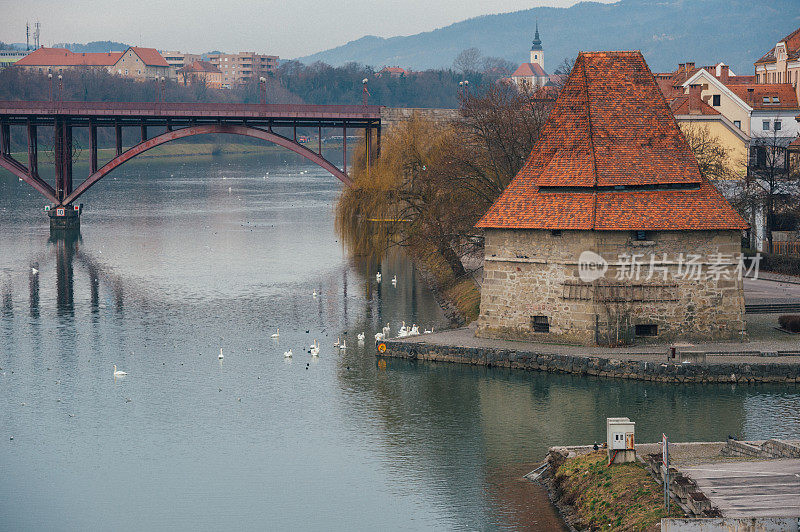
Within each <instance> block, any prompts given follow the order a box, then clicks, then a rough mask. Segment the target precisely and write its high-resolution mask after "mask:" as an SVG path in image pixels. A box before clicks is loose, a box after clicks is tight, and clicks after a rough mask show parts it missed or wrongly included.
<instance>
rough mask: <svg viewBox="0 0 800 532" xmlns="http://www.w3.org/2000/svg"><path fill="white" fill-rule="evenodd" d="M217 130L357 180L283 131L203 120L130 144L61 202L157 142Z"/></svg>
mask: <svg viewBox="0 0 800 532" xmlns="http://www.w3.org/2000/svg"><path fill="white" fill-rule="evenodd" d="M215 133H219V134H230V135H243V136H246V137H253V138H257V139H261V140H265V141H267V142H272V143H273V144H277V145H279V146H282V147H284V148H287V149H289V150H291V151H293V152H295V153H297V154H298V155H301V156H302V157H305V158H306V159H308V160H309V161H311V162H313V163H315V164H317V165H318V166H320V167H322V168H324V169H325V170H327V171H328V172H330V173H331V174H332V175H333V176H335V177H336V178H337V179H339V180H340V181H341V182H342V183H344V184H345V185H347V186H352V184H353V181H352V180H351V179H350V178H349V177H348V176H347V174H345V173H344V172H342V171H341V170H340V169H339V168H338V167H337V166H336V165H334V164H332V163H331V162H330V161H328V160H327V159H325V158H324V157H322V155H320V154H318V153H316V152H314V151H312V150H310V149H308V148H306V147H305V146H303V145H302V144H299V143H297V142H295V141H294V140H292V139H289V138H287V137H284V136H282V135H278V134H276V133H273V132H271V131H267V130H264V129H260V128H256V127H251V126H244V125H235V124H203V125H197V126H189V127H185V128H183V129H177V130H175V131H167V132H166V133H162V134H161V135H158V136H156V137H153V138H151V139H148V140H145V141H143V142H141V143H139V144H137V145H136V146H133V147H131V148H129V149H128V150H126V151H124V152H123V153H121V154H120V155H118V156H116V157H115V158H113V159H111V160H110V161H109V162H107V163H106V164H104V165H103V166H102V167H100V168H98V169H97V171H96V172H94V173H93V174H91V175H90V176H89V177H87V178H86V180H85V181H84V182H83V183H81V184H80V185H78V186H77V187H76V188H75V190H73V191H72V193H71V194H69V195H68V196H67V197H66V198H64V201H63V202H61V203H62V204H63V205H69V204H70V203H73V202H74V201H75V200H77V199H78V198H79V197H80V196H81V195H82V194H83V193H84V192H86V191H87V190H88V189H89V188H91V186H92V185H94V184H95V183H97V182H98V181H100V180H101V179H103V178H104V177H105V176H107V175H108V174H109V173H111V171H113V170H115V169H116V168H118V167H119V166H121V165H122V164H123V163H125V162H127V161H129V160H131V159H133V158H134V157H136V156H137V155H140V154H142V153H144V152H146V151H148V150H150V149H152V148H155V147H156V146H160V145H162V144H166V143H167V142H171V141H173V140H177V139H181V138H185V137H191V136H194V135H207V134H215Z"/></svg>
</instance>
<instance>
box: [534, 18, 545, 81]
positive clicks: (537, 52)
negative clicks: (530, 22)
mask: <svg viewBox="0 0 800 532" xmlns="http://www.w3.org/2000/svg"><path fill="white" fill-rule="evenodd" d="M531 63H536V64H537V65H539V66H540V67H542V70H544V51H543V50H542V40H541V39H540V38H539V22H538V21H537V22H536V34H535V35H534V36H533V45H532V46H531Z"/></svg>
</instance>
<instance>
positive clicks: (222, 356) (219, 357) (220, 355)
mask: <svg viewBox="0 0 800 532" xmlns="http://www.w3.org/2000/svg"><path fill="white" fill-rule="evenodd" d="M217 358H218V359H220V360H222V359H223V358H225V356H224V355H223V354H222V348H221V347H220V348H219V356H218V357H217Z"/></svg>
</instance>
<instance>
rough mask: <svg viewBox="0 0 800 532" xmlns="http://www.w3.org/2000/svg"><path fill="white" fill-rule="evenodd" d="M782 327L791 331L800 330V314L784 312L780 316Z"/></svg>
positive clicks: (779, 321)
mask: <svg viewBox="0 0 800 532" xmlns="http://www.w3.org/2000/svg"><path fill="white" fill-rule="evenodd" d="M778 324H779V325H780V326H781V329H785V330H787V331H791V332H800V316H798V315H796V314H784V315H783V316H781V317H779V318H778Z"/></svg>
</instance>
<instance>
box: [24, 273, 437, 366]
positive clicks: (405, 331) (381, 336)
mask: <svg viewBox="0 0 800 532" xmlns="http://www.w3.org/2000/svg"><path fill="white" fill-rule="evenodd" d="M32 270H33V271H32V273H33V274H34V275H36V274H37V273H39V272H38V270H36V269H34V268H32ZM382 277H383V276H382V275H381V272H378V273H376V274H375V280H376V281H377V282H378V283H380V282H381V279H382ZM392 286H394V287H397V275H394V276H393V277H392ZM311 296H312V297H313V298H314V299H316V298H317V296H318V293H317V290H316V289H314V291H313V292H312V294H311ZM306 332H308V331H306ZM432 332H433V327H431V328H430V329H425V330H424V331H423V332H422V333H421V334H430V333H432ZM344 334H347V333H346V332H345V333H344ZM419 334H420V331H419V326H418V325H417V324H416V323H413V324H412V325H411V327H407V326H406V322H403V324H402V326H401V327H400V329H399V330H398V332H397V338H406V337H408V336H417V335H419ZM280 335H281V330H280V329H279V328H278V329H275V332H274V333H273V334H272V335H270V338H272V339H273V340H279V339H280ZM390 335H391V327H390V325H389V324H388V323H387V324H386V327H384V328H383V329H382V330H381V332H379V333H375V341H376V342H377V341H380V340H386V339H387V338H389V337H390ZM356 339H357V340H358V345H360V346H361V345H364V340H365V339H366V334H365V333H364V332H363V331H362V332H360V333H358V334H357V335H356ZM333 347H334V349H337V350H338V351H345V350H346V349H347V341H346V339H342V337H341V336H339V337H337V338H336V342H335V343H334V344H333ZM307 352H308V353H309V354H310V355H311V356H312V357H313V358H318V357H319V352H320V347H319V342H318V341H317V340H316V339H315V340H314V343H313V344H311V345H310V346H309V348H308V350H307ZM293 356H294V354H293V353H292V350H291V349H289V350H288V351H284V353H283V357H284V358H286V359H291V358H292V357H293ZM217 358H218V359H219V360H220V363H221V361H222V360H223V359H224V358H225V356H224V355H223V352H222V348H221V347H220V348H219V355H218V356H217ZM126 375H127V373H126V372H125V371H121V370H118V369H117V366H116V365H114V378H116V377H124V376H126Z"/></svg>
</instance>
